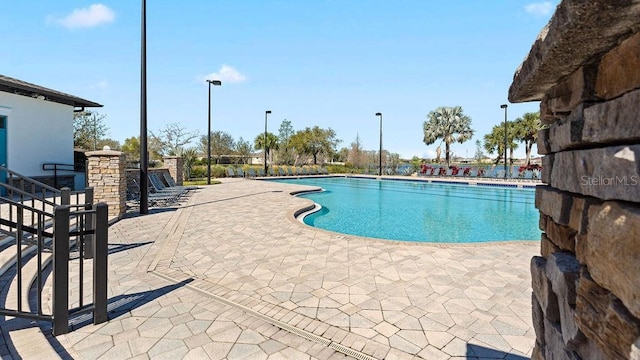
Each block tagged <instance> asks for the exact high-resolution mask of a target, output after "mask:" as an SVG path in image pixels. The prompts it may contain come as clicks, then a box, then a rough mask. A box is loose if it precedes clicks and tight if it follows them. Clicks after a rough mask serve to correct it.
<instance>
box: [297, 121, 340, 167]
mask: <svg viewBox="0 0 640 360" xmlns="http://www.w3.org/2000/svg"><path fill="white" fill-rule="evenodd" d="M340 142H341V140H339V139H337V138H336V132H335V131H334V130H332V129H331V128H328V129H321V128H320V127H319V126H314V127H313V128H308V127H307V128H305V129H304V130H301V131H298V132H296V134H295V135H293V136H292V137H291V146H292V147H293V148H294V149H295V150H296V151H297V152H298V154H300V155H309V156H311V157H312V158H313V164H314V165H317V164H318V155H320V154H324V155H326V156H330V155H332V154H333V153H334V152H335V151H336V150H335V148H336V146H337V145H338V144H339V143H340Z"/></svg>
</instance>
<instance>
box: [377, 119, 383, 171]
mask: <svg viewBox="0 0 640 360" xmlns="http://www.w3.org/2000/svg"><path fill="white" fill-rule="evenodd" d="M376 116H379V117H380V159H379V160H380V161H379V164H378V176H382V113H379V112H377V113H376Z"/></svg>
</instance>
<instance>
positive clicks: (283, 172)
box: [278, 167, 287, 176]
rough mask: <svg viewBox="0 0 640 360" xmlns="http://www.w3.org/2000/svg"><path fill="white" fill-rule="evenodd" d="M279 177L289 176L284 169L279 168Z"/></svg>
mask: <svg viewBox="0 0 640 360" xmlns="http://www.w3.org/2000/svg"><path fill="white" fill-rule="evenodd" d="M278 175H280V176H287V173H286V172H285V170H284V168H283V167H279V168H278Z"/></svg>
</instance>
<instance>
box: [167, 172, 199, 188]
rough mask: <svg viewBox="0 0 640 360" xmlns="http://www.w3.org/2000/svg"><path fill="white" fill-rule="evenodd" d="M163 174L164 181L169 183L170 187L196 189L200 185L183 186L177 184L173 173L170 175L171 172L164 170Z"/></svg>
mask: <svg viewBox="0 0 640 360" xmlns="http://www.w3.org/2000/svg"><path fill="white" fill-rule="evenodd" d="M162 176H163V178H164V182H166V183H167V185H169V187H170V188H184V189H187V190H195V189H197V188H198V187H197V186H181V185H178V184H176V182H175V181H174V180H173V178H172V177H171V175H169V173H166V172H163V173H162Z"/></svg>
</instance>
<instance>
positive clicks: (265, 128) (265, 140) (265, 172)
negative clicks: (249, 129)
mask: <svg viewBox="0 0 640 360" xmlns="http://www.w3.org/2000/svg"><path fill="white" fill-rule="evenodd" d="M269 114H271V110H266V111H265V112H264V174H265V175H267V116H268V115H269Z"/></svg>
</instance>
